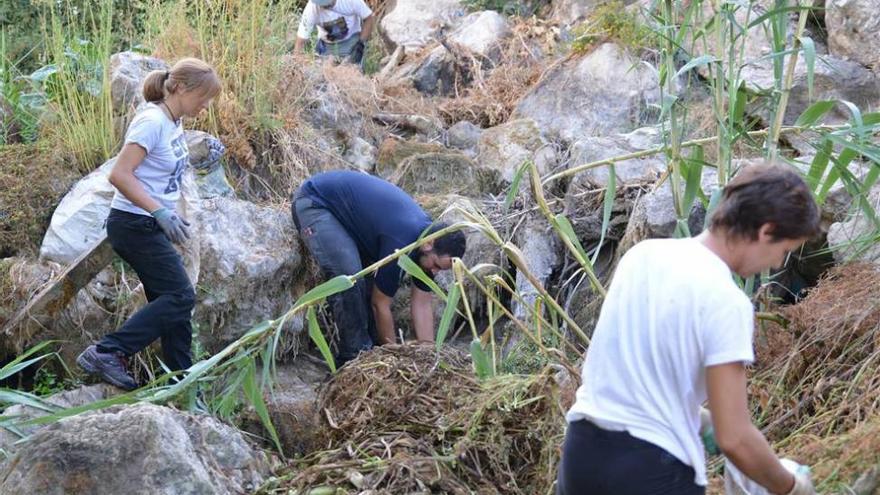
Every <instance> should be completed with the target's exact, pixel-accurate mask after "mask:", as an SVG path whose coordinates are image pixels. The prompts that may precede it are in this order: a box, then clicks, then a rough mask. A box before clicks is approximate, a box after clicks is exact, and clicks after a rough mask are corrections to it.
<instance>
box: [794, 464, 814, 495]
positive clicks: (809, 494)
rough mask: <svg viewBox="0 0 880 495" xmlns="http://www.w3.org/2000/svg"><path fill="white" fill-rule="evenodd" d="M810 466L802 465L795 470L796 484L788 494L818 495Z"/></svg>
mask: <svg viewBox="0 0 880 495" xmlns="http://www.w3.org/2000/svg"><path fill="white" fill-rule="evenodd" d="M816 493H817V492H816V489H815V488H814V487H813V478H812V476H811V475H810V468H809V466H800V467H798V469H797V470H796V471H795V472H794V486H793V487H792V488H791V490H790V491H789V492H788V493H787V494H786V495H816Z"/></svg>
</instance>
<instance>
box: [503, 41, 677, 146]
mask: <svg viewBox="0 0 880 495" xmlns="http://www.w3.org/2000/svg"><path fill="white" fill-rule="evenodd" d="M658 81H659V80H658V76H657V71H656V70H655V69H654V68H653V67H651V66H649V65H648V64H647V63H646V62H643V61H641V60H639V59H638V58H637V57H635V56H633V55H631V54H629V53H627V52H626V50H625V49H624V48H622V47H620V46H619V45H616V44H614V43H605V44H603V45H601V46H600V47H598V48H597V49H596V50H595V51H593V52H592V53H590V54H589V55H587V56H585V57H582V58H580V59H573V60H570V61H568V62H565V63H563V64H561V65H560V66H559V67H557V68H555V69H554V70H552V71H551V72H550V73H548V74H547V75H546V76H544V78H543V80H542V81H541V82H540V83H539V84H538V85H537V86H536V87H535V88H534V89H532V90H531V91H530V92H529V93H528V94H526V96H524V97H523V99H522V100H521V101H520V103H519V104H518V105H517V107H516V110H515V111H514V113H513V116H512V118H523V117H527V118H531V119H533V120H535V121H536V122H537V123H538V125H539V126H540V127H541V128H542V129H543V131H544V134H545V135H547V136H548V137H549V138H551V139H554V138H558V139H562V140H564V141H567V142H574V141H577V140H578V139H582V138H584V137H587V136H601V135H605V134H610V133H615V132H626V131H628V130H630V129H632V128H633V127H636V126H638V124H639V123H640V122H643V121H645V120H646V118H647V115H648V113H649V106H650V105H653V104H656V103H657V102H658V101H659V95H660V93H659V86H658Z"/></svg>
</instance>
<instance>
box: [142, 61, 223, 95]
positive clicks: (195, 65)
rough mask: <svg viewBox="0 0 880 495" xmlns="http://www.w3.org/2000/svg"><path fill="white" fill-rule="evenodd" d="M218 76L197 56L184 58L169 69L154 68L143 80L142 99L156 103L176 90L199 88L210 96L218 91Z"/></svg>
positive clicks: (219, 86)
mask: <svg viewBox="0 0 880 495" xmlns="http://www.w3.org/2000/svg"><path fill="white" fill-rule="evenodd" d="M220 88H221V85H220V78H219V77H218V76H217V72H216V71H215V70H214V69H213V68H212V67H211V66H210V65H208V64H207V63H205V62H203V61H201V60H199V59H197V58H184V59H182V60H180V61H178V62H177V63H176V64H174V67H172V68H171V70H154V71H153V72H150V73H149V74H148V75H147V78H146V79H145V80H144V100H146V101H148V102H151V103H156V102H159V101H162V100H164V99H165V97H166V96H168V95H170V94H172V93H176V92H177V91H184V90H185V91H193V90H195V89H199V90H201V91H202V92H203V94H206V95H209V96H211V97H214V96H216V95H217V94H218V93H220Z"/></svg>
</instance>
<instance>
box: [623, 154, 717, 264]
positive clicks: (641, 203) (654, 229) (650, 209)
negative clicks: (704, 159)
mask: <svg viewBox="0 0 880 495" xmlns="http://www.w3.org/2000/svg"><path fill="white" fill-rule="evenodd" d="M717 184H718V179H717V175H716V173H715V170H714V169H711V170H709V169H704V170H703V176H702V181H701V184H700V186H701V189H702V190H703V193H704V194H705V195H706V196H707V197H708V196H711V194H712V191H713V190H714V189H715V188H716V187H717ZM682 191H684V186H683V185H682ZM705 220H706V208H705V207H704V206H703V203H702V202H700V201H699V199H698V200H696V201H694V203H693V205H692V206H691V209H690V211H689V212H688V215H687V227H688V230H689V231H690V234H691V235H697V234H699V233H700V232H702V231H703V224H704V222H705ZM677 224H678V216H677V215H676V212H675V201H674V198H673V194H672V185H671V184H670V182H669V180H665V181H663V184H660V185H659V187H658V186H655V187H654V188H653V189H652V190H650V191H649V192H647V193H646V194H643V195H642V196H641V197H640V198H639V199H638V200H636V203H635V206H634V208H633V211H632V214H631V215H630V218H629V222H628V223H627V226H626V232H625V233H624V236H623V238H622V239H621V241H620V249H619V250H618V255H622V254H623V253H624V252H626V251H627V250H628V249H629V248H630V247H632V246H634V245H636V244H638V243H639V242H641V241H643V240H645V239H656V238H667V237H672V236H673V235H674V233H675V229H676V226H677Z"/></svg>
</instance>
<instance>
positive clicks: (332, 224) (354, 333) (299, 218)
mask: <svg viewBox="0 0 880 495" xmlns="http://www.w3.org/2000/svg"><path fill="white" fill-rule="evenodd" d="M292 213H293V222H294V223H295V224H296V228H297V230H298V231H299V234H300V238H301V239H302V240H303V241H304V242H305V243H306V247H308V249H309V252H311V253H312V256H314V257H315V259H316V260H317V261H318V265H319V266H320V267H321V271H322V272H323V274H324V277H325V278H326V279H327V280H329V279H331V278H333V277H336V276H339V275H354V274H355V273H357V272H359V271H361V269H362V268H363V262H362V260H361V256H360V253H359V251H358V248H357V244H356V243H355V242H354V239H352V238H351V235H349V233H348V231H346V230H345V227H343V226H342V224H341V223H339V220H337V219H336V217H335V216H333V213H331V212H330V211H328V210H326V209H324V208H321V207H320V206H318V205H316V204H314V203H313V202H312V200H311V199H310V198H309V197H307V196H303V195H299V194H297V195H296V196H294V201H293V205H292ZM371 286H372V284H371V283H370V280H366V279H360V280H358V281H357V282H356V283H355V285H354V287H352V288H351V289H348V290H347V291H344V292H340V293H337V294H334V295H332V296H330V297H329V298H328V302H329V303H330V311H331V312H332V314H333V319H334V320H335V322H336V326H337V328H338V329H339V342H338V346H339V354H338V356H337V358H336V359H337V363H336V364H337V366H341V365H343V364H345V362H347V361H350V360H352V359H354V358H355V357H356V356H357V355H358V353H359V352H361V351H363V350H368V349H371V348H372V347H373V344H374V342H375V341H376V326H375V323H374V320H373V310H372V305H371V304H370V291H371V290H372V287H371Z"/></svg>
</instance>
